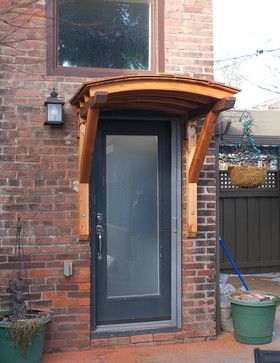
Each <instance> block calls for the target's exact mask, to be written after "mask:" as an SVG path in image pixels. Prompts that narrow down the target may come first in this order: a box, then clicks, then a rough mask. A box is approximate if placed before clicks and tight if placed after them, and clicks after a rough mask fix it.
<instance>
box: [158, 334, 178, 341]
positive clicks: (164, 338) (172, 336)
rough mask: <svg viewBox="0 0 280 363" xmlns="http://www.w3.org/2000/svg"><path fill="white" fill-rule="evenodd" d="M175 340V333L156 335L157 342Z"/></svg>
mask: <svg viewBox="0 0 280 363" xmlns="http://www.w3.org/2000/svg"><path fill="white" fill-rule="evenodd" d="M174 339H175V333H161V334H155V335H154V341H155V342H161V341H167V340H174Z"/></svg>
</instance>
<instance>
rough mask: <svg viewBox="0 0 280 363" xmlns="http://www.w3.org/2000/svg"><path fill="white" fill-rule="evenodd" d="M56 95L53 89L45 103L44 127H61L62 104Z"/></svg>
mask: <svg viewBox="0 0 280 363" xmlns="http://www.w3.org/2000/svg"><path fill="white" fill-rule="evenodd" d="M57 96H58V93H57V92H56V90H55V88H54V89H53V90H52V91H51V93H50V97H48V98H47V101H45V103H44V106H45V107H46V120H45V123H44V125H63V122H64V121H63V105H64V102H62V101H60V100H59V99H58V98H57Z"/></svg>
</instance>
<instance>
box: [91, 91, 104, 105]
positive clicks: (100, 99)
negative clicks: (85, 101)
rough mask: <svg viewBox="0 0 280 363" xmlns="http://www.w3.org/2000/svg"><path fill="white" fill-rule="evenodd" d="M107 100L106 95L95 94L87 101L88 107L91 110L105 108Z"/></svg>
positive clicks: (100, 92) (101, 93)
mask: <svg viewBox="0 0 280 363" xmlns="http://www.w3.org/2000/svg"><path fill="white" fill-rule="evenodd" d="M107 98H108V93H107V92H103V91H97V92H95V94H94V96H93V97H90V99H89V106H90V107H91V108H99V107H102V106H105V104H106V102H107Z"/></svg>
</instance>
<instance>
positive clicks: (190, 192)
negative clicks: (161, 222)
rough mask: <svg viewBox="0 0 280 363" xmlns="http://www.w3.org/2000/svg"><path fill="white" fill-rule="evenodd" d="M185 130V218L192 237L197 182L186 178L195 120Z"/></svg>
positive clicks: (194, 143)
mask: <svg viewBox="0 0 280 363" xmlns="http://www.w3.org/2000/svg"><path fill="white" fill-rule="evenodd" d="M186 132H187V135H186V136H187V153H186V165H187V186H186V203H187V206H186V220H187V236H188V237H191V238H192V237H196V234H197V184H196V183H190V182H189V180H188V175H189V170H190V166H191V163H192V159H193V156H194V153H195V148H196V143H197V122H196V121H189V122H188V125H187V130H186Z"/></svg>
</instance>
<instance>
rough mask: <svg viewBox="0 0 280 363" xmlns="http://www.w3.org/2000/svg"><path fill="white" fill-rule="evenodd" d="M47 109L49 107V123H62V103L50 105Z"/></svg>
mask: <svg viewBox="0 0 280 363" xmlns="http://www.w3.org/2000/svg"><path fill="white" fill-rule="evenodd" d="M47 107H48V122H62V105H61V103H49V104H48V106H47Z"/></svg>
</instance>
